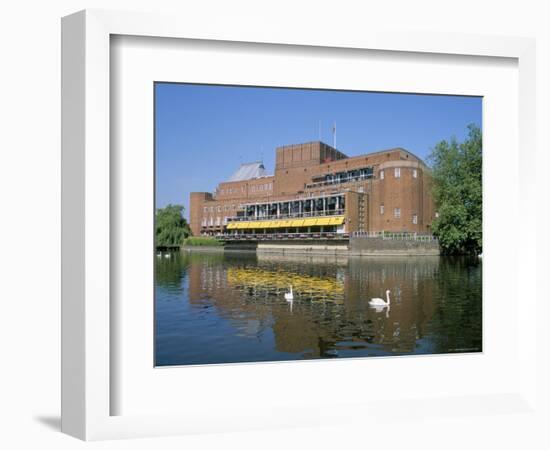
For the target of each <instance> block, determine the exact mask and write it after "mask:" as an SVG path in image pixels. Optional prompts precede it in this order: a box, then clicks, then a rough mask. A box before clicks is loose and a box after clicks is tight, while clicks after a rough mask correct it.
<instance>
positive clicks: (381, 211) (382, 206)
mask: <svg viewBox="0 0 550 450" xmlns="http://www.w3.org/2000/svg"><path fill="white" fill-rule="evenodd" d="M380 215H381V216H383V215H384V205H380Z"/></svg>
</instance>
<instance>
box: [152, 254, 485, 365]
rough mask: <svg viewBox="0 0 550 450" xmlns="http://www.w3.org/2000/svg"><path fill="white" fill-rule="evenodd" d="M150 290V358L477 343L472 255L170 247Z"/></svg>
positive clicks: (296, 355)
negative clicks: (385, 302)
mask: <svg viewBox="0 0 550 450" xmlns="http://www.w3.org/2000/svg"><path fill="white" fill-rule="evenodd" d="M290 285H292V287H293V293H294V300H293V302H292V303H289V302H287V301H286V300H285V297H284V294H285V292H288V291H289V286H290ZM387 289H389V290H390V291H391V294H390V298H391V307H390V308H378V309H375V308H372V307H369V305H368V300H369V299H370V298H372V297H382V298H385V291H386V290H387ZM155 290H156V299H155V302H156V304H155V320H156V322H155V328H156V329H155V334H156V341H155V360H156V364H157V366H166V365H184V364H211V363H232V362H251V361H285V360H303V359H318V358H349V357H365V356H388V355H410V354H430V353H457V352H479V351H481V350H482V348H481V345H482V328H481V327H482V320H481V316H482V315H481V309H482V302H481V261H479V260H478V259H477V258H451V257H428V256H424V257H393V258H385V257H377V258H365V257H334V256H332V257H322V256H321V257H319V256H299V255H296V256H282V255H263V254H258V255H257V254H255V253H234V252H230V253H229V252H228V253H225V254H223V253H219V254H218V253H206V252H198V251H195V252H183V253H172V254H171V257H170V258H167V257H164V256H163V257H161V258H157V260H156V286H155Z"/></svg>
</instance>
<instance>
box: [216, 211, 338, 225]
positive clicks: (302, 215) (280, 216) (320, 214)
mask: <svg viewBox="0 0 550 450" xmlns="http://www.w3.org/2000/svg"><path fill="white" fill-rule="evenodd" d="M344 212H345V210H344V209H342V208H340V209H331V210H325V211H305V212H304V211H303V212H301V213H286V214H278V215H277V214H266V215H259V216H257V217H254V216H235V217H228V218H227V223H229V222H243V221H245V222H251V221H254V220H258V221H259V220H262V221H264V220H284V219H297V218H305V217H326V216H343V215H344Z"/></svg>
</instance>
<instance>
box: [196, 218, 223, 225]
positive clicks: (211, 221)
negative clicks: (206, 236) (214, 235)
mask: <svg viewBox="0 0 550 450" xmlns="http://www.w3.org/2000/svg"><path fill="white" fill-rule="evenodd" d="M222 224H223V225H227V217H224V218H223V219H222V218H221V217H216V218H215V219H214V217H210V218H209V219H202V226H203V227H208V226H210V227H213V226H214V225H215V226H218V227H219V226H220V225H222Z"/></svg>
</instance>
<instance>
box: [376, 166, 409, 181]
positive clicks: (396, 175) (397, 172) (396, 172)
mask: <svg viewBox="0 0 550 450" xmlns="http://www.w3.org/2000/svg"><path fill="white" fill-rule="evenodd" d="M393 176H394V178H401V167H395V168H394V169H393ZM412 177H413V178H417V177H418V170H416V169H412ZM380 179H381V180H383V179H384V169H382V170H381V171H380Z"/></svg>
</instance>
